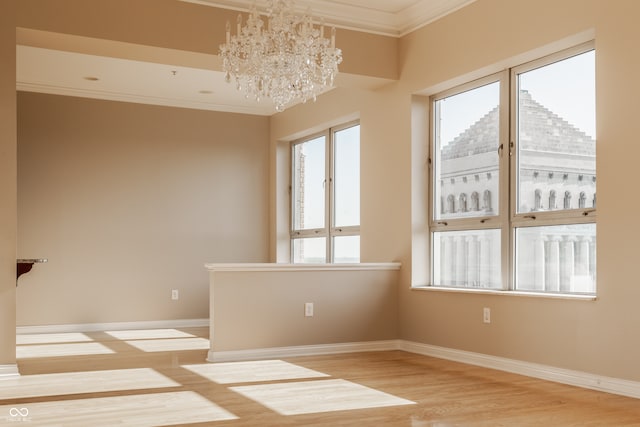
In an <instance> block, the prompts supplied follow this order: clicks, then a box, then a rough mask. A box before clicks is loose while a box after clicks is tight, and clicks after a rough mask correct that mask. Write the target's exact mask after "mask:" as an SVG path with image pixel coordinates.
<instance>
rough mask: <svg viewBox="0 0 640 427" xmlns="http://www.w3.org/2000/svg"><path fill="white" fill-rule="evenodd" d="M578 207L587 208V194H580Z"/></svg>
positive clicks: (582, 192)
mask: <svg viewBox="0 0 640 427" xmlns="http://www.w3.org/2000/svg"><path fill="white" fill-rule="evenodd" d="M578 207H579V208H586V207H587V194H586V193H585V192H584V191H581V192H580V198H579V199H578Z"/></svg>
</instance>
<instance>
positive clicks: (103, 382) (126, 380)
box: [0, 368, 180, 399]
mask: <svg viewBox="0 0 640 427" xmlns="http://www.w3.org/2000/svg"><path fill="white" fill-rule="evenodd" d="M179 386H180V384H178V383H177V382H175V381H173V380H171V379H169V378H167V377H166V376H164V375H162V374H160V373H158V372H157V371H155V370H153V369H150V368H138V369H117V370H108V371H91V372H65V373H58V374H38V375H22V376H21V377H19V378H15V379H11V380H6V381H3V382H2V387H0V399H16V398H24V397H36V396H60V395H71V394H79V393H99V392H107V391H122V390H138V389H151V388H163V387H179Z"/></svg>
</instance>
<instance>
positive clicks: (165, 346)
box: [125, 338, 209, 352]
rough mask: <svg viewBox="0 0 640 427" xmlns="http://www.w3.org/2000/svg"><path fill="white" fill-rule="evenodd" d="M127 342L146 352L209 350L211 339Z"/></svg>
mask: <svg viewBox="0 0 640 427" xmlns="http://www.w3.org/2000/svg"><path fill="white" fill-rule="evenodd" d="M125 342H126V343H127V344H129V345H131V346H133V347H135V348H137V349H138V350H142V351H145V352H156V351H188V350H209V340H208V339H206V338H171V339H153V340H130V341H125Z"/></svg>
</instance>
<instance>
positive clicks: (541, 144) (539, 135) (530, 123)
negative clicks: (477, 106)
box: [442, 90, 596, 160]
mask: <svg viewBox="0 0 640 427" xmlns="http://www.w3.org/2000/svg"><path fill="white" fill-rule="evenodd" d="M519 101H520V108H519V111H520V115H521V117H520V119H519V126H520V129H519V134H520V138H519V142H520V149H522V150H533V151H542V152H552V153H566V154H573V155H576V154H578V155H588V156H594V155H595V149H596V146H595V140H594V139H593V138H592V137H590V136H589V135H587V134H586V133H584V132H583V131H581V130H580V129H578V128H576V127H575V126H573V125H572V124H570V123H569V122H567V121H566V120H565V119H563V118H562V117H560V116H558V115H557V114H555V113H554V112H552V111H550V110H549V109H548V108H546V107H544V106H543V105H542V104H540V103H539V102H537V101H536V100H534V99H533V98H532V97H531V94H530V93H529V92H528V91H526V90H521V91H520V100H519ZM498 119H499V111H498V107H497V106H496V107H495V108H494V109H493V110H491V111H489V112H488V113H487V114H485V115H484V116H483V117H482V118H480V119H479V120H478V121H477V122H475V123H474V124H473V125H471V126H470V127H469V128H468V129H467V130H465V131H464V132H462V133H461V134H460V135H458V136H457V137H455V138H454V140H453V141H451V142H450V143H449V144H447V145H446V146H444V147H442V159H443V160H447V159H455V158H459V157H467V156H470V155H476V154H481V153H487V152H491V151H496V150H497V149H498V144H499V137H498V132H499V127H498Z"/></svg>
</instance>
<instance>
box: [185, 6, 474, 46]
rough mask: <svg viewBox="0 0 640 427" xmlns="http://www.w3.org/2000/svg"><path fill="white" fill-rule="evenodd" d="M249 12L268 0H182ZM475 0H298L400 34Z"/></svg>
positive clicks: (340, 19)
mask: <svg viewBox="0 0 640 427" xmlns="http://www.w3.org/2000/svg"><path fill="white" fill-rule="evenodd" d="M181 1H185V2H189V3H198V4H204V5H208V6H214V7H220V8H224V9H232V10H238V11H242V12H247V11H248V10H249V9H250V8H251V6H252V5H253V4H254V3H255V4H256V6H257V7H258V9H260V10H265V9H266V6H267V4H268V0H181ZM474 1H475V0H392V1H390V0H298V1H297V2H296V8H297V9H299V10H298V12H304V11H306V10H307V9H308V8H311V12H312V13H313V15H314V16H316V17H318V18H324V19H325V22H326V23H327V24H330V25H334V26H336V27H340V28H346V29H350V30H357V31H364V32H369V33H374V34H380V35H385V36H393V37H401V36H404V35H406V34H408V33H410V32H411V31H415V30H416V29H418V28H420V27H422V26H424V25H426V24H428V23H430V22H433V21H435V20H437V19H439V18H442V17H443V16H445V15H447V14H449V13H451V12H453V11H456V10H458V9H460V8H462V7H464V6H466V5H468V4H470V3H473V2H474Z"/></svg>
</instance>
